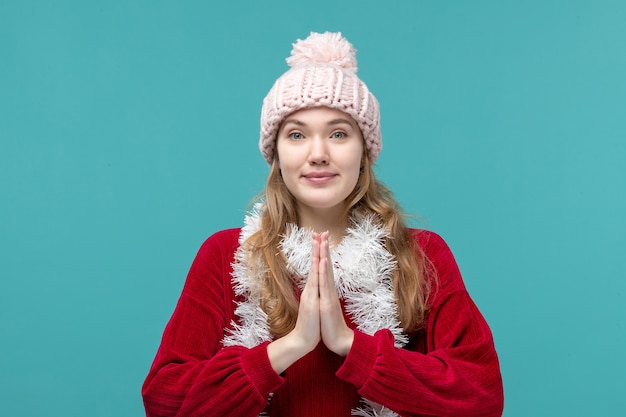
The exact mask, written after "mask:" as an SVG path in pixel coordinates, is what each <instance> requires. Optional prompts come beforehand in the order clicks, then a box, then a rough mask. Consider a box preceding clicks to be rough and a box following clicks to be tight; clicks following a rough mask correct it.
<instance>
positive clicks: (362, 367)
mask: <svg viewBox="0 0 626 417" xmlns="http://www.w3.org/2000/svg"><path fill="white" fill-rule="evenodd" d="M377 351H378V342H377V341H376V337H375V336H370V335H368V334H365V333H363V332H361V331H359V330H356V329H354V342H352V348H350V351H349V352H348V355H347V356H346V359H345V361H344V362H343V364H342V365H341V366H340V367H339V370H338V371H337V373H336V375H337V378H339V379H343V380H344V381H346V382H349V383H350V384H352V385H354V386H355V387H356V389H357V390H359V389H361V387H362V386H363V384H365V382H366V381H367V379H368V378H369V377H370V375H371V374H372V370H373V368H374V364H375V363H376V356H377Z"/></svg>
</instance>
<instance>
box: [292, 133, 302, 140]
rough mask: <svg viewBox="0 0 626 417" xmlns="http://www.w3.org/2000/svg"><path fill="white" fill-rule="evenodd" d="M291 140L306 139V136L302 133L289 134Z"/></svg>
mask: <svg viewBox="0 0 626 417" xmlns="http://www.w3.org/2000/svg"><path fill="white" fill-rule="evenodd" d="M289 138H290V139H293V140H301V139H304V135H303V134H302V133H300V132H292V133H290V134H289Z"/></svg>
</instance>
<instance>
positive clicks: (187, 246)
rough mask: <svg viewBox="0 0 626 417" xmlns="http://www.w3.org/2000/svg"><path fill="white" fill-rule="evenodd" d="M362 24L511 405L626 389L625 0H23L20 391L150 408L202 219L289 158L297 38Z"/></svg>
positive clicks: (4, 278)
mask: <svg viewBox="0 0 626 417" xmlns="http://www.w3.org/2000/svg"><path fill="white" fill-rule="evenodd" d="M311 30H315V31H325V30H331V31H342V32H343V33H344V35H346V36H347V38H348V39H349V40H350V41H351V42H352V43H354V45H355V46H356V48H357V49H358V50H359V55H358V59H359V63H360V72H359V74H360V75H361V77H362V79H363V80H365V82H366V83H367V84H368V86H369V87H370V89H371V90H372V91H373V92H374V93H375V94H376V96H377V97H378V99H379V101H380V102H381V106H382V122H383V135H384V139H385V142H384V143H385V145H384V150H383V153H382V155H381V158H380V159H379V162H378V164H377V168H376V169H377V172H378V174H379V176H380V177H381V178H382V179H383V180H384V181H385V182H386V183H387V184H388V185H389V186H390V187H391V188H392V189H393V190H394V191H395V193H396V196H397V198H398V199H399V200H400V202H401V204H402V205H403V206H404V208H405V209H406V210H407V211H408V212H411V213H414V214H416V215H419V216H421V220H419V221H416V223H415V224H418V225H421V226H423V227H428V228H430V229H432V230H435V231H437V232H438V233H440V234H441V235H442V236H443V237H444V238H445V239H446V240H447V241H448V243H449V244H450V246H451V247H452V249H453V251H454V252H455V254H456V256H457V260H458V262H459V265H460V267H461V270H462V271H463V274H464V277H465V280H466V283H467V286H468V288H469V290H470V292H471V294H472V296H473V298H474V299H475V301H476V302H477V304H478V305H479V307H480V308H481V310H482V312H483V313H484V315H485V316H486V317H487V319H488V321H489V323H490V325H491V327H492V330H493V333H494V336H495V340H496V344H497V348H498V351H499V354H500V358H501V364H502V372H503V376H504V383H505V393H506V406H505V416H507V417H528V416H565V415H567V416H590V415H593V416H615V415H626V396H624V392H625V389H626V377H625V375H626V359H625V358H624V356H625V355H624V352H625V351H626V340H625V339H626V337H625V334H626V329H625V326H624V324H625V321H626V307H625V300H624V295H625V294H624V293H625V290H626V280H625V279H624V278H626V276H625V275H626V274H625V272H624V271H625V270H626V255H625V250H626V222H625V220H624V215H625V213H626V181H625V180H626V168H625V167H626V145H625V143H626V2H624V1H621V0H614V1H525V2H519V1H515V2H514V1H495V0H494V1H447V2H445V1H387V2H383V1H364V0H360V1H315V2H311V1H310V2H294V1H273V2H261V1H247V2H242V1H228V2H219V3H218V2H209V1H119V0H116V1H106V2H104V1H102V2H95V1H67V0H66V1H62V0H59V1H54V2H53V1H47V2H46V1H17V0H4V1H2V2H1V3H0V245H1V246H0V414H1V415H4V416H24V417H31V416H44V415H45V416H53V417H56V416H64V417H71V416H81V417H82V416H140V415H143V407H142V403H141V397H140V385H141V383H142V381H143V378H144V377H145V375H146V373H147V371H148V368H149V366H150V363H151V361H152V358H153V356H154V353H155V351H156V349H157V346H158V343H159V340H160V336H161V332H162V330H163V327H164V326H165V323H166V321H167V319H168V318H169V316H170V314H171V312H172V309H173V308H174V305H175V303H176V300H177V298H178V295H179V293H180V290H181V288H182V285H183V282H184V279H185V275H186V272H187V269H188V267H189V265H190V263H191V261H192V259H193V257H194V255H195V252H196V250H197V249H198V247H199V245H200V244H201V243H202V241H203V240H204V238H206V237H207V236H208V235H210V234H211V233H212V232H214V231H216V230H218V229H222V228H226V227H233V226H238V225H240V224H241V220H242V217H243V214H244V212H245V210H246V208H247V205H248V202H249V201H250V200H251V198H252V197H253V196H254V195H255V194H256V193H257V192H259V191H260V190H261V188H262V186H263V183H264V178H265V175H266V172H267V167H266V165H265V162H264V161H263V159H262V158H261V156H260V154H259V152H258V150H257V145H256V143H257V138H258V118H259V112H260V106H261V101H262V98H263V97H264V95H265V94H266V93H267V91H268V90H269V88H270V86H271V84H272V83H273V81H274V80H275V79H276V78H277V77H278V76H279V75H280V74H282V72H284V71H285V70H286V69H287V67H286V64H285V62H284V58H285V57H286V56H287V55H288V54H289V51H290V49H291V43H292V42H293V41H295V40H296V39H297V38H303V37H306V36H307V35H308V33H309V32H310V31H311Z"/></svg>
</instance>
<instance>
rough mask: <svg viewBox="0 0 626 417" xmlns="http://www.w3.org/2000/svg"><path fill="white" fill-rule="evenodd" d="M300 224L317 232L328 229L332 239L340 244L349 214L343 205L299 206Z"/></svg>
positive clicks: (333, 242)
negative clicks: (324, 207)
mask: <svg viewBox="0 0 626 417" xmlns="http://www.w3.org/2000/svg"><path fill="white" fill-rule="evenodd" d="M298 218H299V226H300V227H304V228H307V229H312V230H313V231H314V232H316V233H323V232H326V231H328V232H329V233H330V241H331V243H332V244H333V245H338V244H339V243H340V242H341V239H343V235H344V234H345V231H346V228H347V227H348V216H347V215H346V214H345V209H344V207H342V206H338V207H333V208H328V209H319V208H314V207H298Z"/></svg>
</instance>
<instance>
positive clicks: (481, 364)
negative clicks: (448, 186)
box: [337, 232, 504, 417]
mask: <svg viewBox="0 0 626 417" xmlns="http://www.w3.org/2000/svg"><path fill="white" fill-rule="evenodd" d="M419 240H420V242H421V245H422V247H423V250H424V253H425V255H426V256H427V258H428V259H429V260H430V262H431V263H432V266H433V268H434V270H435V271H436V280H435V283H436V284H437V285H435V286H434V287H433V292H432V294H431V298H430V311H429V312H428V314H427V316H426V323H425V326H424V330H423V332H424V333H423V335H424V336H425V338H426V341H425V349H424V350H425V352H426V353H422V352H418V351H412V350H410V349H411V348H410V347H409V348H407V349H403V348H396V347H394V338H393V335H392V334H391V332H390V331H389V330H381V331H378V332H377V333H375V334H374V335H367V334H365V333H362V332H360V331H355V338H354V343H353V345H352V349H351V350H350V352H349V353H348V355H347V357H346V359H345V362H344V363H343V365H342V366H341V367H340V368H339V370H338V372H337V376H338V377H339V378H341V379H343V380H345V381H348V382H350V383H351V384H353V385H354V386H355V387H356V388H357V391H358V393H359V394H360V395H361V396H363V397H364V398H367V399H368V400H370V401H373V402H375V403H378V404H381V405H384V406H386V407H387V408H390V409H392V410H394V411H395V412H397V413H399V414H401V415H403V416H467V417H470V416H501V415H502V409H503V403H504V394H503V388H502V377H501V374H500V367H499V363H498V357H497V354H496V350H495V347H494V342H493V337H492V334H491V331H490V329H489V327H488V325H487V323H486V321H485V319H484V318H483V316H482V315H481V313H480V311H479V310H478V308H477V307H476V305H475V304H474V302H473V301H472V299H471V298H470V296H469V294H468V293H467V290H466V289H465V286H464V284H463V281H462V278H461V274H460V272H459V269H458V266H457V264H456V261H455V260H454V257H453V255H452V253H451V251H450V249H449V248H448V246H447V245H446V243H445V242H444V241H443V239H441V237H439V236H438V235H436V234H434V233H431V232H422V234H421V235H420V239H419Z"/></svg>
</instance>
